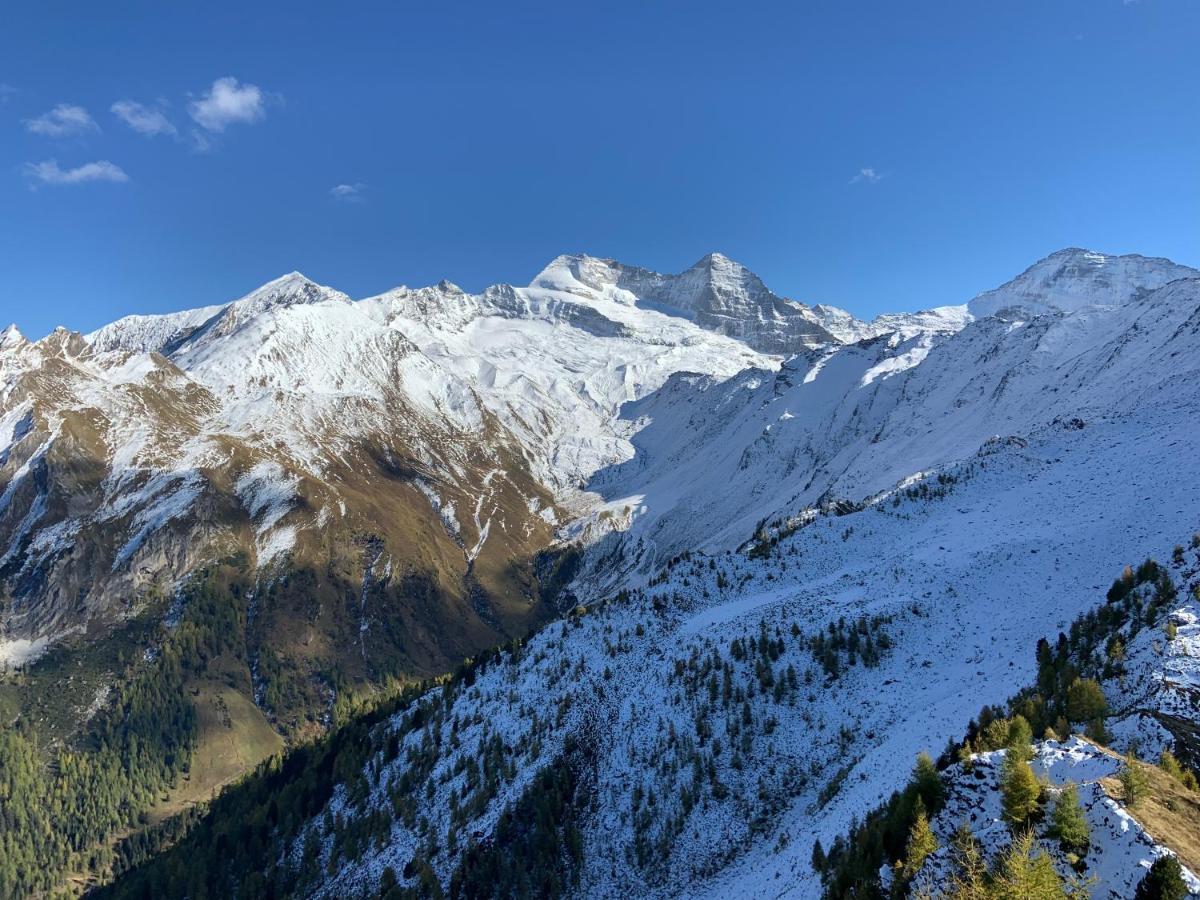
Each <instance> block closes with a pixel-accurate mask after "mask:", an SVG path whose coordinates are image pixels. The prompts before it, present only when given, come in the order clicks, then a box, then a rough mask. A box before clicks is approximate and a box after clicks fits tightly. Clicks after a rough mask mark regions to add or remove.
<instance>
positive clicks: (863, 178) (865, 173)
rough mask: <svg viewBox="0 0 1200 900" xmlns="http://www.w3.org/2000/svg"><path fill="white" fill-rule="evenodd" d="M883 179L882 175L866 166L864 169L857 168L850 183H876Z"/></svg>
mask: <svg viewBox="0 0 1200 900" xmlns="http://www.w3.org/2000/svg"><path fill="white" fill-rule="evenodd" d="M882 180H883V176H882V175H881V174H880V173H878V172H876V171H875V170H874V169H872V168H871V167H870V166H867V167H866V168H864V169H859V170H858V174H857V175H855V176H854V177H853V178H851V179H850V183H851V184H877V183H878V182H880V181H882Z"/></svg>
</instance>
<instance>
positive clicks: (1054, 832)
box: [1050, 784, 1091, 855]
mask: <svg viewBox="0 0 1200 900" xmlns="http://www.w3.org/2000/svg"><path fill="white" fill-rule="evenodd" d="M1050 835H1051V836H1052V837H1056V838H1058V842H1059V844H1061V845H1062V848H1063V849H1064V850H1066V851H1068V852H1070V853H1074V854H1076V855H1082V854H1084V853H1086V852H1087V848H1088V843H1089V842H1090V841H1091V831H1090V830H1089V828H1088V823H1087V819H1086V818H1084V815H1083V809H1082V808H1081V807H1080V806H1079V791H1078V790H1077V789H1076V787H1075V785H1073V784H1068V785H1067V786H1066V787H1064V788H1063V789H1062V791H1060V792H1059V795H1058V799H1057V800H1055V802H1054V811H1053V812H1052V813H1051V815H1050Z"/></svg>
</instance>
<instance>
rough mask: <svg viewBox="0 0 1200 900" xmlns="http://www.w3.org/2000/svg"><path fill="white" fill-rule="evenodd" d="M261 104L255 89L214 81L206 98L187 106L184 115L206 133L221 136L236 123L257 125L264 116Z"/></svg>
mask: <svg viewBox="0 0 1200 900" xmlns="http://www.w3.org/2000/svg"><path fill="white" fill-rule="evenodd" d="M263 101H264V97H263V92H262V89H261V88H259V86H258V85H256V84H238V80H237V79H236V78H232V77H230V78H218V79H217V80H216V81H214V82H213V85H212V88H211V89H210V90H209V92H208V93H207V94H204V95H203V96H201V97H200V99H199V100H193V101H192V102H191V103H189V104H188V113H189V114H190V115H191V117H192V118H193V119H194V120H195V121H196V124H197V125H199V126H200V127H201V128H203V129H205V130H206V131H216V132H221V131H224V130H225V129H226V128H228V127H229V126H230V125H234V124H237V123H246V124H249V123H251V122H257V121H258V120H259V119H261V118H262V117H263V116H265V115H266V110H265V109H264V102H263Z"/></svg>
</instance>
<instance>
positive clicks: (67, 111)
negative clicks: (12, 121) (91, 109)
mask: <svg viewBox="0 0 1200 900" xmlns="http://www.w3.org/2000/svg"><path fill="white" fill-rule="evenodd" d="M25 127H26V128H28V129H29V130H30V131H32V132H33V133H34V134H42V135H45V136H46V137H67V136H69V135H72V134H83V132H85V131H99V130H100V126H99V125H97V124H96V120H95V119H93V118H92V117H91V115H89V114H88V111H87V110H86V109H84V108H83V107H82V106H72V105H71V104H69V103H60V104H58V106H56V107H54V109H52V110H50V112H48V113H43V114H42V115H40V116H38V117H37V118H36V119H26V120H25Z"/></svg>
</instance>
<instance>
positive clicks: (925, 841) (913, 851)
mask: <svg viewBox="0 0 1200 900" xmlns="http://www.w3.org/2000/svg"><path fill="white" fill-rule="evenodd" d="M937 847H938V843H937V838H936V837H934V835H933V830H932V829H930V827H929V817H928V816H927V815H926V813H925V801H924V800H922V799H921V798H920V797H917V805H916V808H915V810H914V814H913V823H912V827H911V828H909V830H908V845H907V847H906V848H905V850H904V865H903V866H902V867H901V869H900V876H901V878H903V879H904V880H905V881H912V879H913V877H914V876H915V875H916V874H917V872H919V871H920V869H921V866H922V865H924V863H925V859H926V857H928V856H929V854H930V853H932V852H933V851H934V850H936V849H937Z"/></svg>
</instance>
